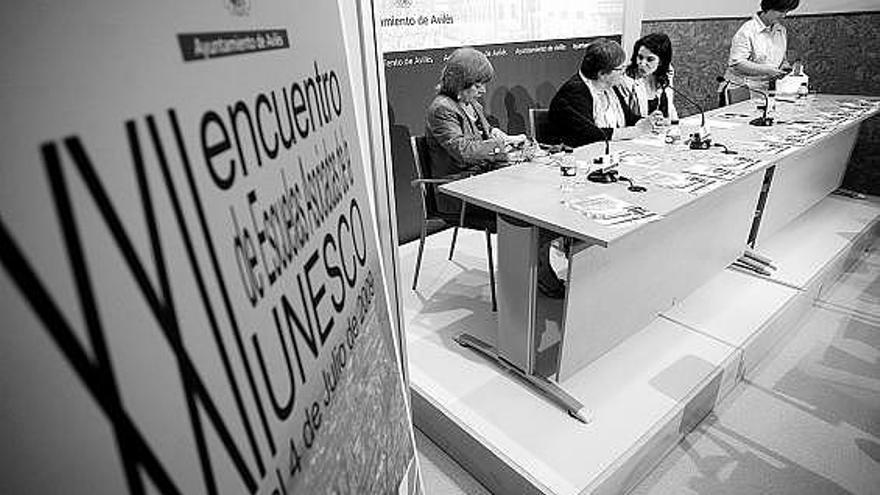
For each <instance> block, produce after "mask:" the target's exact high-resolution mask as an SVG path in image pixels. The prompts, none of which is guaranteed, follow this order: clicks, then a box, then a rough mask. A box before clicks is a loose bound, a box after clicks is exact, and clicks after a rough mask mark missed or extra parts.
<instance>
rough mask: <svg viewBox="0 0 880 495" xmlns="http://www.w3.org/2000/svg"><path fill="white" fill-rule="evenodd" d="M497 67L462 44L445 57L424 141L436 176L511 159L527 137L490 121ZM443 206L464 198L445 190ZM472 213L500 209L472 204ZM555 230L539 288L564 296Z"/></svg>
mask: <svg viewBox="0 0 880 495" xmlns="http://www.w3.org/2000/svg"><path fill="white" fill-rule="evenodd" d="M494 75H495V69H494V68H493V67H492V64H491V63H490V62H489V59H488V58H486V56H485V55H484V54H483V53H482V52H480V51H478V50H475V49H473V48H469V47H465V48H459V49H457V50H455V51H454V52H452V55H451V56H450V57H449V59H448V60H447V61H446V65H445V66H444V68H443V73H442V75H441V77H440V85H439V86H438V88H437V89H438V91H437V96H435V97H434V100H433V101H432V102H431V104H430V105H429V106H428V110H427V115H426V117H425V141H426V143H427V146H428V153H429V155H430V158H431V163H432V168H433V170H432V171H433V173H434V176H435V177H465V176H467V175H470V174H474V173H480V172H485V171H488V170H491V169H492V168H494V167H495V166H496V164H497V163H499V162H504V161H506V160H507V153H506V152H505V149H506V148H507V146H508V145H513V144H519V143H522V142H523V141H525V139H526V137H525V135H523V134H518V135H516V136H508V135H507V134H506V133H505V132H504V131H502V130H501V129H498V128H497V127H492V126H491V125H490V124H489V121H487V120H486V115H485V114H484V113H483V107H482V105H480V102H479V101H478V99H479V98H480V97H482V96H483V95H484V94H485V93H486V84H487V83H488V82H489V81H491V80H492V77H493V76H494ZM438 202H439V203H440V207H441V208H444V209H447V208H449V209H448V211H456V209H457V208H460V203H459V202H457V201H456V200H454V199H452V198H449V197H446V198H443V196H442V195H441V197H440V198H438ZM467 215H469V216H470V215H484V216H486V217H487V218H491V219H493V220H494V218H495V213H494V212H492V211H489V210H486V209H484V208H480V207H478V206H475V205H468V207H467ZM553 237H554V235H553V234H552V233H550V232H547V231H543V230H542V231H541V237H540V241H539V247H538V289H539V290H540V291H541V292H542V293H543V294H544V295H546V296H548V297H553V298H561V297H563V296H564V294H565V287H564V285H563V284H562V282H561V281H560V280H559V278H558V277H557V275H556V272H554V271H553V268H552V267H551V266H550V242H551V240H552V239H553Z"/></svg>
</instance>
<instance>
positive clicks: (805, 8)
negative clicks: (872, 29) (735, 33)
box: [644, 0, 880, 21]
mask: <svg viewBox="0 0 880 495" xmlns="http://www.w3.org/2000/svg"><path fill="white" fill-rule="evenodd" d="M644 3H645V7H644V20H646V21H653V20H660V19H695V18H702V17H746V16H749V15H751V14H752V13H753V12H755V11H757V10H758V9H759V6H760V4H761V2H760V0H742V1H738V2H731V1H730V0H702V1H700V2H694V1H693V0H662V1H661V0H654V1H650V2H644ZM864 11H880V0H802V1H801V4H800V7H798V9H797V10H796V11H795V12H794V13H795V14H799V15H802V14H830V13H840V12H864Z"/></svg>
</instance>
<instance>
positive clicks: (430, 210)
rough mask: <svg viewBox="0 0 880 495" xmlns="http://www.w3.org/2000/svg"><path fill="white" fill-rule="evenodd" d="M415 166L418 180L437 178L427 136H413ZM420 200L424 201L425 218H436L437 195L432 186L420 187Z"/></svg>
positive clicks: (411, 141) (411, 142) (424, 185)
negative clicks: (432, 167)
mask: <svg viewBox="0 0 880 495" xmlns="http://www.w3.org/2000/svg"><path fill="white" fill-rule="evenodd" d="M409 142H410V146H412V154H413V164H414V165H415V173H416V179H433V178H435V177H434V175H433V172H432V169H431V154H430V153H428V141H427V140H426V139H425V136H411V137H410V138H409ZM419 191H420V194H419V198H420V199H421V201H422V213H424V215H425V217H426V218H428V217H431V216H434V215H435V214H436V212H437V193H436V192H435V191H434V187H433V186H432V185H430V184H428V185H426V184H421V185H419Z"/></svg>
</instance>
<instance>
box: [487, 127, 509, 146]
mask: <svg viewBox="0 0 880 495" xmlns="http://www.w3.org/2000/svg"><path fill="white" fill-rule="evenodd" d="M489 136H490V137H491V138H492V139H494V140H496V141H501V142H502V143H503V142H506V141H507V139H508V138H510V136H508V135H507V134H506V133H505V132H504V131H502V130H501V129H499V128H497V127H493V128H492V130H491V131H489Z"/></svg>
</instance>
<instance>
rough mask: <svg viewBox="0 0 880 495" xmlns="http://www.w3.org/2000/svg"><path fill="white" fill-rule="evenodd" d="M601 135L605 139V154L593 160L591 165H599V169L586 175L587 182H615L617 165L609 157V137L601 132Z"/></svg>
mask: <svg viewBox="0 0 880 495" xmlns="http://www.w3.org/2000/svg"><path fill="white" fill-rule="evenodd" d="M612 132H614V131H612ZM602 135H603V136H604V137H605V154H604V155H602V156H598V157H596V158H594V159H593V163H594V164H596V165H599V168H597V169H595V170H593V171H592V172H590V173H589V174H587V180H589V181H590V182H599V183H602V184H607V183H609V182H617V174H618V172H617V170H616V168H617V163H616V162H615V161H614V159H613V158H612V157H611V137H610V136H609V133H607V132H602Z"/></svg>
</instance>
